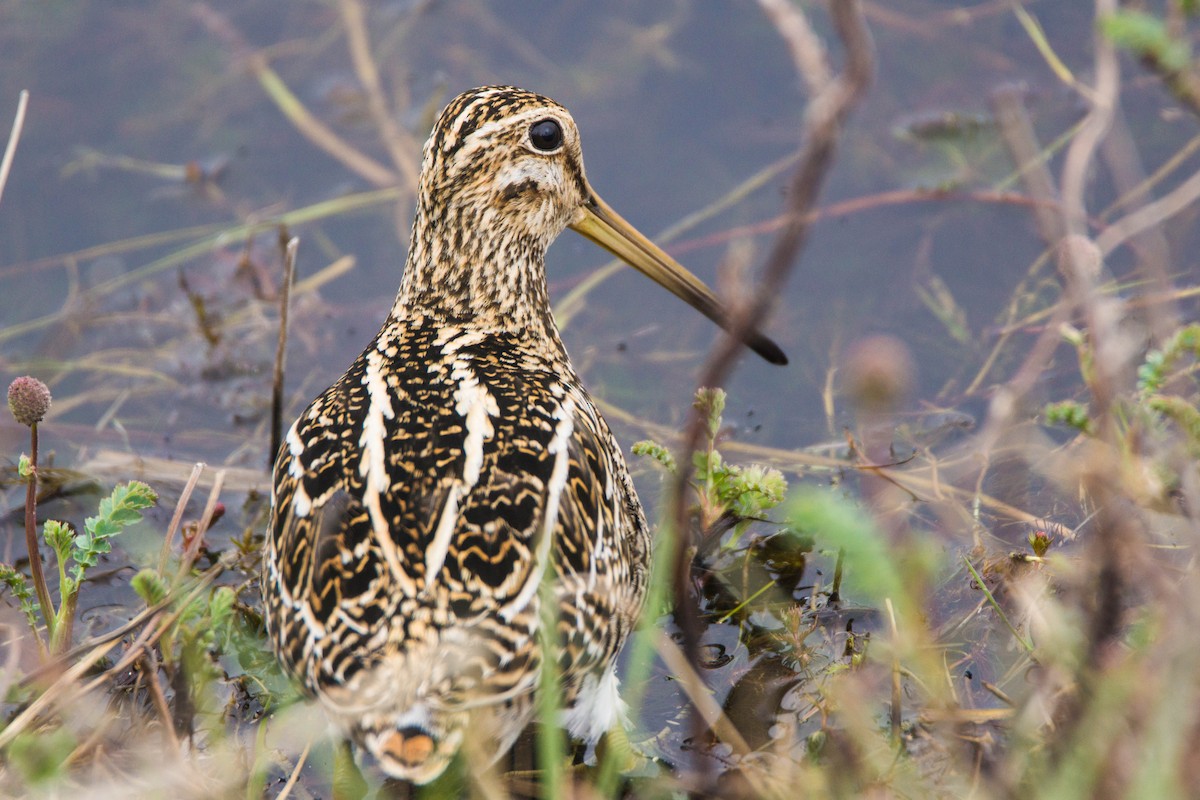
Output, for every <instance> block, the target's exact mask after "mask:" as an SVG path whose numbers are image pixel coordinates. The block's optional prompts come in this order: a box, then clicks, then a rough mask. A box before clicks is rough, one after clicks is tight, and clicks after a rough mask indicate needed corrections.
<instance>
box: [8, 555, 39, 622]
mask: <svg viewBox="0 0 1200 800" xmlns="http://www.w3.org/2000/svg"><path fill="white" fill-rule="evenodd" d="M0 583H3V584H4V585H5V586H7V587H8V590H9V591H10V592H12V595H13V597H15V598H17V601H18V602H19V603H20V604H21V611H22V612H23V613H24V614H25V618H26V619H27V620H29V627H30V628H31V629H33V630H36V629H37V626H38V619H37V614H38V611H39V610H40V606H39V605H38V601H37V600H36V599H35V598H34V596H33V592H32V591H31V590H30V588H29V583H28V582H26V580H25V576H24V575H22V574H21V573H20V572H17V570H16V569H15V568H13V567H11V566H9V565H8V564H0Z"/></svg>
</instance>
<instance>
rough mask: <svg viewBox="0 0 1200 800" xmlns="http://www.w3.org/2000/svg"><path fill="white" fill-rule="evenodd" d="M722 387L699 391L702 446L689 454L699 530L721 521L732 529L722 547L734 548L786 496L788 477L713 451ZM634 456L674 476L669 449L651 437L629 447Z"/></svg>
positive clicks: (697, 403)
mask: <svg viewBox="0 0 1200 800" xmlns="http://www.w3.org/2000/svg"><path fill="white" fill-rule="evenodd" d="M725 399H726V397H725V391H724V390H723V389H704V388H701V389H698V390H697V391H696V396H695V398H694V400H693V405H694V406H695V407H696V408H697V409H699V410H700V412H701V413H702V414H704V420H705V431H706V436H705V441H704V446H703V449H701V450H697V451H696V452H695V453H693V455H692V458H693V463H694V464H695V467H696V473H695V474H696V479H695V481H693V484H692V486H693V488H694V489H695V491H696V495H697V497H698V503H699V506H698V509H699V516H700V528H701V533H702V534H706V533H707V532H709V531H711V530H713V529H714V526H717V525H719V524H724V525H725V526H728V527H730V528H731V529H732V533H731V535H730V536H729V537H728V538H727V539H726V540H725V541H724V543H723V547H725V548H728V549H732V548H736V547H737V546H738V544H739V542H740V540H741V537H742V535H743V534H744V533H745V531H746V529H747V527H748V526H749V525H750V524H751V523H753V522H754V521H756V520H758V521H761V520H763V519H764V518H765V516H764V515H765V514H766V512H768V511H770V510H771V509H773V508H775V507H776V506H777V505H779V504H780V503H781V502H783V499H784V497H785V496H786V495H787V489H788V484H787V479H786V478H784V477H783V473H781V472H780V471H779V470H777V469H774V468H772V467H766V466H763V465H761V464H750V465H746V466H742V465H740V464H732V463H730V462H728V461H726V460H725V458H724V457H723V456H722V455H721V453H720V451H719V450H718V449H717V441H718V440H719V439H720V436H721V429H722V426H723V424H724V413H725ZM633 453H634V455H639V456H644V457H647V458H651V459H653V460H654V461H655V462H656V463H658V464H659V466H661V467H662V468H663V469H665V470H666V471H667V472H669V473H672V474H674V472H675V458H674V456H672V455H671V453H670V451H669V450H668V449H667V448H666V447H664V446H663V445H661V444H659V443H658V442H654V441H651V440H643V441H640V442H637V443H635V444H634V445H633Z"/></svg>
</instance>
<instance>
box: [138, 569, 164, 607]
mask: <svg viewBox="0 0 1200 800" xmlns="http://www.w3.org/2000/svg"><path fill="white" fill-rule="evenodd" d="M129 585H130V586H132V587H133V590H134V591H135V592H137V596H138V597H140V598H142V602H144V603H145V604H146V605H147V606H152V605H155V604H157V603H161V602H162V600H163V598H165V597H166V596H167V582H166V581H165V580H163V577H162V576H161V575H159V574H158V572H156V571H155V570H152V569H150V568H149V567H147V568H146V569H143V570H142V571H141V572H139V573H138V574H137V575H134V576H133V580H131V581H130V582H129Z"/></svg>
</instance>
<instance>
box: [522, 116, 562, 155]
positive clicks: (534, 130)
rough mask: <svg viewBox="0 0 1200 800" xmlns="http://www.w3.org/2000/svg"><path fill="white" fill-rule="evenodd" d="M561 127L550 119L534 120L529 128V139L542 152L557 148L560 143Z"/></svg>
mask: <svg viewBox="0 0 1200 800" xmlns="http://www.w3.org/2000/svg"><path fill="white" fill-rule="evenodd" d="M562 140H563V135H562V128H561V127H560V126H559V124H558V123H557V122H556V121H554V120H552V119H544V120H542V121H541V122H535V123H533V125H532V126H531V127H530V128H529V141H530V142H532V143H533V146H534V147H536V148H537V149H538V150H541V151H542V152H544V153H549V152H550V151H551V150H557V149H558V148H559V146H561V145H562Z"/></svg>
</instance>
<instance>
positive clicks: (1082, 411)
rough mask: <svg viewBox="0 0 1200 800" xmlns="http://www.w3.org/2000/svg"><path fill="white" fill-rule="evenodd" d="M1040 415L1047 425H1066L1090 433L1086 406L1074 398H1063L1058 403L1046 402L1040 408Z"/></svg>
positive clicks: (1090, 423)
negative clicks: (1044, 405)
mask: <svg viewBox="0 0 1200 800" xmlns="http://www.w3.org/2000/svg"><path fill="white" fill-rule="evenodd" d="M1042 416H1044V417H1045V418H1046V424H1047V425H1066V426H1067V427H1069V428H1075V429H1076V430H1078V431H1080V432H1082V433H1090V432H1091V430H1092V419H1091V417H1090V416H1088V410H1087V406H1085V405H1083V404H1082V403H1077V402H1075V401H1074V400H1063V401H1062V402H1059V403H1047V404H1046V407H1045V408H1043V409H1042Z"/></svg>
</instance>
